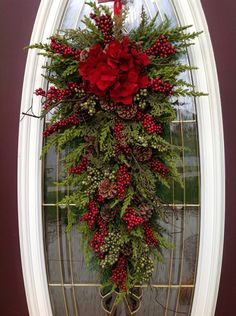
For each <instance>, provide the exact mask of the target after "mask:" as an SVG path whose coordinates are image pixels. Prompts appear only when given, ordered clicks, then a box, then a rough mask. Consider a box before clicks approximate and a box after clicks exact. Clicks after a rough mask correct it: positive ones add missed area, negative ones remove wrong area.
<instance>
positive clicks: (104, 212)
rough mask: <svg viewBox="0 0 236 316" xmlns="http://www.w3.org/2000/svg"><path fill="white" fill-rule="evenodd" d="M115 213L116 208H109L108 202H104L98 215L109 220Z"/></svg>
mask: <svg viewBox="0 0 236 316" xmlns="http://www.w3.org/2000/svg"><path fill="white" fill-rule="evenodd" d="M115 213H116V210H115V209H111V208H110V206H109V204H105V205H104V206H103V207H102V209H101V211H100V215H101V217H102V219H103V220H104V221H106V222H109V221H110V220H112V219H113V218H114V217H115Z"/></svg>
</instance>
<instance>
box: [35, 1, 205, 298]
mask: <svg viewBox="0 0 236 316" xmlns="http://www.w3.org/2000/svg"><path fill="white" fill-rule="evenodd" d="M88 5H89V6H91V8H92V11H93V12H92V13H91V14H90V18H89V17H85V18H84V20H83V23H84V24H85V25H86V28H85V29H83V30H81V29H76V30H66V31H64V32H63V33H62V32H60V33H57V34H55V35H53V36H52V37H51V38H50V42H49V43H48V44H42V43H39V44H35V45H32V46H30V47H31V48H38V49H40V50H41V52H40V54H42V55H44V56H45V57H47V58H48V60H49V62H48V63H47V64H46V65H45V66H44V68H46V75H45V79H46V80H47V81H48V82H49V83H50V84H49V88H48V89H47V91H44V90H43V89H41V88H39V89H37V90H36V92H35V93H36V95H39V96H41V97H42V117H44V116H45V115H46V114H47V113H48V112H51V113H52V116H51V121H50V124H49V125H48V126H47V127H46V128H45V130H44V132H43V135H44V137H45V138H46V143H45V147H44V149H43V153H46V152H47V151H48V149H49V148H50V147H52V146H54V147H55V148H56V150H57V151H58V152H61V151H63V153H65V157H64V159H63V163H64V168H65V170H66V173H67V176H66V178H65V180H63V181H62V183H61V184H62V185H68V186H70V187H72V188H73V190H72V192H71V193H70V194H69V195H67V196H66V197H65V198H64V199H63V200H62V201H60V204H66V205H68V206H70V205H71V204H74V205H75V206H76V208H75V209H76V210H74V208H73V210H72V209H70V210H69V212H68V228H67V231H68V233H69V232H70V230H71V227H72V225H74V224H77V225H79V228H80V231H81V232H82V236H83V248H84V251H85V257H86V258H87V261H88V264H92V266H93V267H96V269H97V270H98V271H99V273H100V275H101V283H102V285H103V286H104V287H107V288H109V289H112V290H116V291H117V292H118V293H119V298H120V299H122V298H123V297H124V295H125V294H126V293H127V292H128V291H129V290H130V289H131V288H133V287H134V286H137V285H141V284H143V283H144V282H148V281H149V279H150V277H151V275H152V273H153V269H154V262H155V261H156V260H160V259H161V253H162V249H163V247H164V248H167V247H169V245H168V242H167V241H166V240H165V239H164V237H163V236H162V232H163V229H162V227H161V226H160V224H159V223H160V219H161V216H162V209H163V202H162V201H161V199H160V197H159V196H158V191H159V188H160V186H163V185H164V186H166V187H168V186H169V185H170V184H171V183H172V182H173V181H178V182H181V180H180V177H179V175H178V172H177V168H176V159H178V150H176V148H174V146H173V145H171V144H170V143H169V142H168V141H167V137H166V134H167V132H166V131H167V130H168V126H169V123H170V122H171V121H172V120H173V119H174V118H175V110H174V108H173V106H172V102H173V98H176V97H178V96H200V95H201V93H198V92H196V91H195V90H194V87H193V86H192V85H191V84H189V83H187V82H184V81H183V80H182V79H180V78H179V75H180V74H181V73H183V72H185V71H187V70H192V69H193V68H192V67H190V66H188V65H183V64H182V63H180V61H179V57H180V56H181V55H186V48H187V47H188V46H189V45H191V44H192V42H191V40H193V39H194V38H195V37H196V36H198V35H199V33H188V32H187V29H188V27H176V28H171V26H170V24H171V23H170V21H169V20H168V19H166V20H165V21H164V22H162V23H161V24H159V25H157V23H156V19H157V16H155V17H154V18H153V19H152V20H150V21H149V19H148V17H147V15H146V13H145V11H144V9H143V10H142V12H141V19H140V25H139V27H138V28H137V29H134V30H132V31H131V32H129V33H126V31H125V28H124V23H125V19H126V17H127V9H124V10H119V12H116V14H115V15H114V16H113V15H112V13H111V12H110V11H109V10H108V9H107V7H105V6H102V5H100V6H97V5H96V4H95V3H91V2H90V3H88Z"/></svg>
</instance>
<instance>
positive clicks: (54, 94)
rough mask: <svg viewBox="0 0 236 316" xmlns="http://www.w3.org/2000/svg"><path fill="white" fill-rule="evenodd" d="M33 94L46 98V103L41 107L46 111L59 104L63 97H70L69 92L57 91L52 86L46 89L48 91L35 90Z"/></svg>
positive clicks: (67, 90)
mask: <svg viewBox="0 0 236 316" xmlns="http://www.w3.org/2000/svg"><path fill="white" fill-rule="evenodd" d="M35 94H36V95H37V96H38V95H40V96H42V97H46V98H47V99H46V102H45V103H44V105H43V107H44V109H45V110H47V109H48V108H49V107H53V106H56V105H57V104H58V103H59V102H61V101H62V100H63V99H64V97H65V96H67V95H70V94H71V91H70V90H69V89H65V90H62V89H57V88H56V87H54V86H52V87H50V88H49V89H48V91H47V92H46V91H44V90H43V89H42V88H39V89H36V90H35Z"/></svg>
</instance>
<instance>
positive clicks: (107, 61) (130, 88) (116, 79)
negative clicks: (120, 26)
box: [79, 36, 149, 105]
mask: <svg viewBox="0 0 236 316" xmlns="http://www.w3.org/2000/svg"><path fill="white" fill-rule="evenodd" d="M148 64H149V59H148V56H147V54H146V53H139V52H138V51H137V50H136V49H135V48H133V47H131V46H130V43H129V38H128V36H125V37H124V38H123V41H122V43H120V42H119V41H117V40H114V41H111V42H110V43H109V44H108V45H107V47H106V48H105V50H102V47H101V46H100V45H94V46H93V47H92V48H91V49H90V50H89V53H88V58H87V59H86V60H85V61H81V62H80V64H79V72H80V74H81V76H82V79H83V80H84V81H85V83H87V85H88V88H89V90H90V91H91V92H92V93H94V94H96V95H98V96H105V95H106V96H107V97H110V99H111V100H112V101H113V102H116V103H118V102H120V103H123V104H127V105H129V104H132V103H133V96H134V95H135V94H136V93H137V92H138V91H139V89H142V88H146V87H147V85H148V77H147V75H145V67H146V66H147V65H148Z"/></svg>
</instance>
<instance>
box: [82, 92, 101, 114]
mask: <svg viewBox="0 0 236 316" xmlns="http://www.w3.org/2000/svg"><path fill="white" fill-rule="evenodd" d="M96 100H97V98H96V97H95V96H90V97H89V98H87V100H86V102H83V103H81V104H80V107H81V109H82V110H86V111H87V112H88V114H89V115H91V116H93V115H94V114H95V113H96V103H97V102H96Z"/></svg>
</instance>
